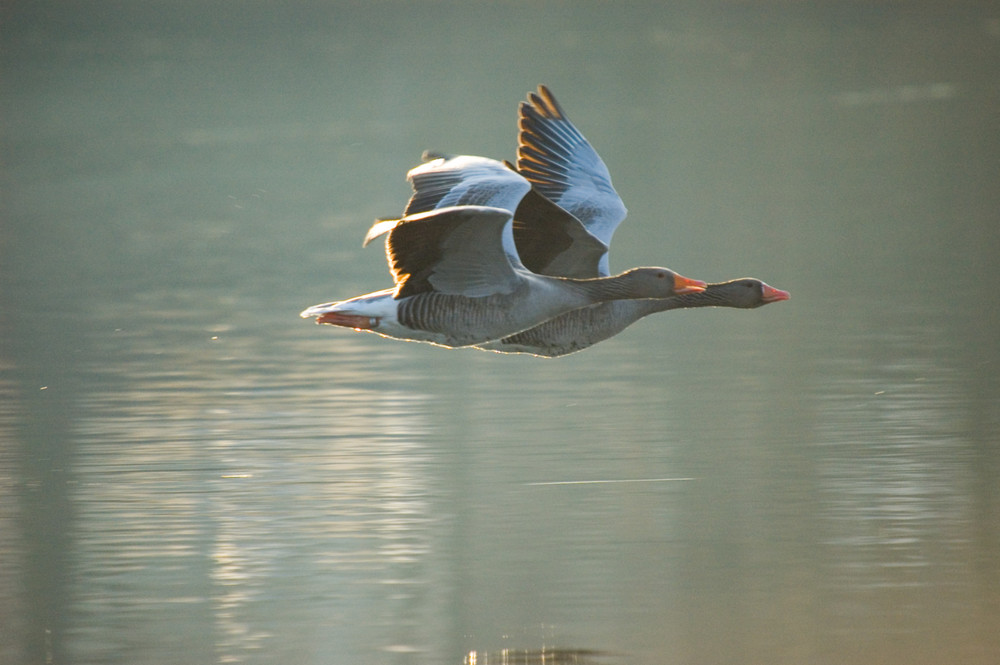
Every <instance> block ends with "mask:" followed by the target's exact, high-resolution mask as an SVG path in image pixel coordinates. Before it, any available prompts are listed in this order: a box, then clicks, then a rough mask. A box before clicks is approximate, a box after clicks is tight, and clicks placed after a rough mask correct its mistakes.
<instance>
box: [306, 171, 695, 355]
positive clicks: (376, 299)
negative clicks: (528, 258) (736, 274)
mask: <svg viewBox="0 0 1000 665" xmlns="http://www.w3.org/2000/svg"><path fill="white" fill-rule="evenodd" d="M514 175H515V176H516V175H517V174H514ZM523 188H524V187H522V189H523ZM512 221H513V213H511V211H510V210H508V209H505V208H499V207H494V206H486V205H460V206H445V207H441V208H436V209H433V210H430V211H426V212H421V213H415V214H409V215H405V216H404V217H402V218H400V219H397V220H383V221H380V222H376V223H375V224H374V225H373V226H372V227H371V229H370V230H369V232H368V234H367V235H366V236H365V244H366V245H367V244H368V243H369V242H371V241H372V240H374V239H375V238H377V237H379V236H381V235H383V234H385V235H386V241H385V246H386V257H387V260H388V263H389V269H390V272H391V273H392V277H393V282H394V284H395V286H394V287H393V288H389V289H383V290H381V291H375V292H373V293H369V294H366V295H362V296H358V297H355V298H351V299H350V300H344V301H338V302H330V303H324V304H320V305H315V306H313V307H309V308H308V309H306V310H304V311H303V312H302V313H301V316H302V317H303V318H315V319H316V322H317V323H325V324H330V325H335V326H343V327H347V328H354V329H355V330H360V331H367V332H374V333H378V334H380V335H382V336H385V337H394V338H397V339H403V340H408V341H419V342H429V343H431V344H437V345H440V346H446V347H462V346H471V345H475V344H481V343H484V342H487V341H490V340H494V339H498V338H501V337H505V336H508V335H513V334H515V333H517V332H520V331H521V330H524V329H526V328H531V327H533V326H535V325H537V324H539V323H541V322H543V321H545V320H547V319H550V318H552V317H553V316H557V315H559V314H562V313H563V312H566V311H569V310H572V309H576V308H578V307H583V306H586V305H590V304H593V303H596V302H606V301H610V300H617V299H622V298H665V297H670V296H674V295H680V294H684V293H694V292H697V291H700V290H702V289H703V288H704V287H705V283H704V282H701V281H698V280H692V279H688V278H686V277H682V276H681V275H678V274H677V273H675V272H673V271H671V270H668V269H666V268H633V269H632V270H628V271H626V272H624V273H621V274H620V275H615V276H608V277H593V278H588V279H575V278H571V277H559V276H549V275H538V274H535V273H532V272H531V271H529V270H528V269H527V268H525V267H524V265H523V263H522V262H521V260H520V258H519V256H518V253H517V250H516V248H515V246H514V239H513V233H512Z"/></svg>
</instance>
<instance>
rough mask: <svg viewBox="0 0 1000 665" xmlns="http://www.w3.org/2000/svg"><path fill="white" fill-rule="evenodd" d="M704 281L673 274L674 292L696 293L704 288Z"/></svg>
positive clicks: (679, 293)
mask: <svg viewBox="0 0 1000 665" xmlns="http://www.w3.org/2000/svg"><path fill="white" fill-rule="evenodd" d="M705 286H707V285H706V284H705V282H703V281H701V280H700V279H688V278H687V277H681V276H680V275H674V293H676V294H677V295H681V294H684V293H698V292H700V291H704V290H705Z"/></svg>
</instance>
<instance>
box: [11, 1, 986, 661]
mask: <svg viewBox="0 0 1000 665" xmlns="http://www.w3.org/2000/svg"><path fill="white" fill-rule="evenodd" d="M153 7H154V8H159V10H161V11H159V13H157V12H156V11H152V10H151V11H150V13H145V12H140V11H139V10H135V9H132V10H127V9H122V8H121V7H117V8H115V7H114V6H113V5H111V4H105V3H100V2H98V3H92V5H89V6H88V9H89V11H88V12H87V13H86V15H80V14H68V13H65V10H60V11H56V10H53V11H52V12H49V13H44V12H41V13H38V12H33V11H29V10H28V9H25V8H23V7H22V8H19V9H18V10H16V11H13V12H12V13H11V20H10V21H9V23H8V26H9V27H7V28H6V32H5V36H4V38H5V44H6V45H7V53H8V54H9V55H8V56H6V57H7V58H8V63H9V65H8V66H7V67H6V69H7V70H8V71H7V72H6V75H5V76H4V77H3V83H2V85H3V86H4V95H3V98H4V102H3V117H4V118H5V121H4V124H3V127H4V135H3V142H4V144H5V145H6V146H7V147H6V149H5V153H6V154H9V155H10V158H9V159H8V160H5V164H4V168H3V178H4V189H5V191H9V192H11V194H10V195H9V196H6V197H5V201H4V203H3V205H4V208H5V215H4V216H5V219H6V220H9V221H6V222H5V224H4V226H3V227H2V228H3V235H2V244H0V250H2V251H3V261H2V265H0V277H2V280H3V282H2V284H3V288H2V298H3V309H2V315H3V316H2V319H0V341H2V344H3V346H2V347H0V350H2V353H0V363H2V364H0V561H2V562H3V564H2V566H0V634H2V635H3V636H4V637H3V639H0V661H3V662H11V663H21V662H24V663H29V662H30V663H35V662H67V663H69V662H72V663H108V664H116V663H122V664H124V663H128V664H130V665H134V664H138V663H156V664H158V665H162V664H169V663H178V664H180V663H185V664H186V663H209V662H218V663H258V662H259V663H277V662H281V663H358V664H363V663H456V664H459V663H466V664H468V665H483V664H484V663H487V664H489V663H494V664H496V663H507V664H513V663H536V664H541V663H588V664H591V665H598V664H600V665H607V664H618V663H622V664H624V663H629V664H631V663H782V662H794V663H802V662H808V663H831V664H832V663H843V662H859V663H885V662H899V663H908V664H912V663H942V662H962V663H983V664H985V663H993V662H995V661H996V657H997V654H998V653H1000V640H998V637H997V631H996V626H997V625H998V620H1000V615H998V611H997V608H998V607H1000V582H998V581H1000V529H998V525H1000V503H998V499H997V496H998V495H997V491H996V488H997V487H998V475H1000V453H998V449H997V443H998V441H1000V381H998V379H997V372H996V367H997V363H998V361H1000V354H998V347H997V345H996V329H997V326H998V323H1000V301H998V299H997V298H996V296H995V293H994V289H993V286H992V285H993V266H994V264H995V257H996V255H997V250H1000V236H998V232H997V229H998V228H1000V225H998V224H997V222H998V221H1000V220H997V210H1000V206H998V205H997V203H998V191H997V187H996V183H995V173H996V172H997V171H996V166H997V161H998V159H1000V157H998V155H1000V149H998V148H1000V146H998V145H997V140H996V136H994V134H995V132H991V131H988V128H989V127H992V125H991V124H990V123H991V122H992V118H993V117H994V116H995V110H996V104H997V99H998V96H997V92H998V90H997V87H996V83H995V76H994V71H995V67H991V66H988V63H989V62H992V63H996V62H997V59H998V55H1000V38H998V34H1000V31H998V29H997V24H996V18H995V17H993V16H992V15H989V14H988V13H986V14H977V13H975V12H970V13H967V14H963V13H949V14H948V16H941V15H937V14H934V13H933V12H927V11H924V12H921V11H916V10H914V11H913V12H912V13H910V14H906V15H902V14H900V15H893V14H891V13H889V12H862V13H853V14H852V13H851V12H849V11H848V10H846V9H844V10H837V9H829V10H824V9H822V8H819V9H803V8H795V9H787V10H786V9H785V8H781V9H780V10H779V9H778V8H768V9H758V8H754V9H747V8H740V7H735V6H734V7H724V6H723V7H722V8H719V9H717V10H712V11H708V10H703V11H702V12H686V11H681V10H659V11H658V12H654V11H652V10H639V9H629V10H627V11H626V10H620V9H614V10H612V9H610V8H609V7H605V6H604V5H602V4H596V5H589V4H586V3H584V4H582V5H580V6H579V8H578V9H577V10H576V11H574V12H573V14H572V15H566V14H564V12H565V8H563V7H562V6H561V5H549V4H539V5H538V9H537V14H535V15H533V16H531V17H525V16H518V17H517V18H516V19H511V20H510V21H509V22H508V21H507V20H506V19H507V17H508V14H507V13H505V12H509V11H511V6H507V5H498V6H496V7H494V8H493V9H490V10H485V9H483V8H472V9H470V8H466V9H459V8H456V7H452V6H450V5H441V6H437V5H434V6H433V7H432V8H427V7H425V8H424V9H423V10H421V11H417V10H415V9H408V8H405V6H404V5H400V6H398V7H397V6H395V5H392V4H388V3H384V4H383V3H380V5H379V7H381V8H383V9H385V11H382V10H374V11H373V10H371V9H363V8H360V6H359V7H357V8H347V7H343V6H340V5H333V4H331V5H326V4H322V3H318V4H312V5H303V6H301V7H295V8H291V9H288V12H287V13H283V12H277V11H276V10H275V11H271V10H268V9H266V8H264V7H256V6H249V5H244V4H243V3H239V4H237V5H229V4H227V3H219V4H218V5H212V6H211V7H208V8H207V9H206V8H203V7H202V5H197V6H194V5H192V6H182V5H162V6H161V5H154V6H153ZM428 7H430V6H428ZM518 7H520V6H518ZM388 8H393V11H388ZM181 9H183V11H181ZM97 10H100V11H97ZM521 10H523V7H522V8H520V10H519V11H521ZM851 11H854V12H857V11H858V10H851ZM484 12H485V13H484ZM511 16H513V15H511ZM191 17H199V18H200V19H201V20H199V21H194V22H192V21H191V20H190V18H191ZM140 19H141V20H140ZM484 19H488V21H487V22H488V23H489V25H491V26H492V27H493V28H492V29H493V31H492V32H490V33H489V34H486V35H483V34H482V33H481V31H480V30H479V27H480V26H481V25H482V23H483V20H484ZM442 26H447V27H448V29H449V30H450V31H455V32H456V34H477V35H479V38H478V39H477V40H472V41H468V40H457V39H455V38H452V39H450V40H447V42H446V43H442V42H441V40H436V41H435V40H427V39H426V36H427V35H431V34H438V33H437V32H435V31H439V30H441V28H442ZM418 34H422V35H424V36H425V38H424V39H422V40H421V39H414V38H413V37H414V35H418ZM373 35H375V36H378V37H380V39H374V38H373ZM112 37H113V39H112ZM376 46H377V48H376ZM922 53H931V55H933V56H934V57H933V58H931V56H928V58H931V59H932V60H933V62H931V61H928V60H921V59H917V61H915V60H914V58H915V54H922ZM541 55H544V57H541ZM845 58H847V59H846V60H845ZM991 58H992V60H990V59H991ZM498 61H499V62H501V63H502V64H503V65H504V66H503V67H499V68H498V67H497V65H496V62H498ZM427 66H432V67H436V69H435V70H434V71H435V72H436V73H435V75H434V76H431V75H430V74H429V73H428V71H427ZM482 72H491V74H490V76H488V77H487V76H485V75H483V74H482ZM445 73H447V74H448V75H447V76H445V75H444V74H445ZM539 82H546V83H548V84H550V85H551V86H552V87H553V89H554V90H555V92H556V94H557V95H558V96H559V97H560V99H561V101H562V102H563V105H564V106H566V107H567V109H568V112H569V113H570V115H571V117H572V118H574V119H575V120H576V121H577V123H578V124H579V125H580V126H581V128H582V129H583V131H584V132H585V133H586V134H587V135H588V137H589V138H590V139H591V140H592V141H593V142H594V143H595V145H596V146H597V147H598V149H599V150H600V151H601V152H602V154H603V155H604V157H605V160H606V161H608V163H609V166H610V167H611V170H612V173H613V175H614V176H615V182H616V185H617V186H618V188H619V190H620V191H621V192H622V194H623V196H624V197H625V198H626V203H627V204H628V205H629V207H630V210H631V216H630V219H629V220H628V221H627V222H626V224H624V225H623V226H622V229H621V231H620V232H619V235H618V237H617V238H616V245H615V249H614V252H613V255H612V263H613V265H614V267H616V268H623V267H625V266H626V265H633V264H660V263H666V264H667V265H671V266H672V267H676V268H677V269H678V270H680V271H681V272H683V273H684V274H686V275H690V276H692V277H696V278H703V279H708V280H721V279H728V278H733V277H737V276H741V275H744V274H751V275H754V276H757V277H760V278H762V279H764V280H766V281H768V282H769V283H771V284H773V285H775V286H777V287H780V288H783V289H788V290H790V291H791V292H792V300H790V301H788V302H784V303H779V304H775V305H770V306H767V307H764V308H761V309H759V310H753V311H717V310H697V311H687V312H684V311H676V312H671V313H668V314H663V315H659V316H654V317H650V318H649V319H648V320H646V321H643V322H641V323H639V324H637V325H635V326H633V327H632V328H631V329H629V330H628V331H626V332H625V333H623V334H622V335H620V336H618V337H617V338H615V339H612V340H610V341H608V342H605V343H603V344H601V345H598V346H597V347H595V348H593V349H590V350H588V351H586V352H584V353H580V354H576V355H572V356H569V357H566V358H562V359H556V360H543V359H535V358H527V357H511V356H501V355H497V354H491V353H482V352H477V351H447V350H443V349H438V348H434V347H431V346H427V345H420V344H404V343H399V342H395V341H390V340H385V339H381V338H379V337H376V336H374V335H363V334H360V333H354V332H351V331H346V330H336V329H332V328H329V327H317V326H314V325H311V324H309V323H308V322H305V321H302V320H300V319H298V317H297V312H298V311H299V310H301V309H302V308H303V307H305V306H307V305H310V304H313V303H315V302H320V301H322V300H329V299H332V298H337V297H342V296H351V295H356V294H359V293H363V292H366V291H370V290H374V289H376V288H381V287H383V286H384V285H385V281H386V279H387V277H386V274H385V266H384V262H383V260H382V257H381V255H380V253H379V251H378V250H377V249H372V248H369V249H368V250H362V249H361V248H360V246H359V245H360V238H361V235H362V234H363V232H364V230H365V229H366V227H367V224H368V223H369V222H370V221H371V219H373V218H374V217H376V216H378V215H389V214H393V213H395V212H397V211H398V209H399V208H400V207H401V206H402V204H403V203H404V202H405V198H406V196H407V191H406V187H405V185H404V184H403V183H402V176H403V173H404V172H405V170H406V169H407V168H409V167H410V166H412V165H413V163H414V161H415V160H416V158H417V156H418V155H419V153H420V151H421V150H422V149H424V148H435V149H445V150H456V151H463V152H481V153H485V154H490V155H491V156H495V157H510V156H511V152H512V150H513V141H514V131H515V126H514V117H515V115H514V114H515V110H516V103H517V102H518V101H519V100H520V99H521V97H522V95H523V94H524V92H525V91H527V90H528V89H529V88H531V87H533V86H534V85H535V84H537V83H539ZM442 109H447V112H446V111H444V110H442ZM665 194H669V195H668V196H666V200H664V196H665Z"/></svg>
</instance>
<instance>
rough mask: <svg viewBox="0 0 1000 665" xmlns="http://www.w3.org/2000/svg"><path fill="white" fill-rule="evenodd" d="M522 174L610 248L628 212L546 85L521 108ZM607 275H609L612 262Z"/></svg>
mask: <svg viewBox="0 0 1000 665" xmlns="http://www.w3.org/2000/svg"><path fill="white" fill-rule="evenodd" d="M518 126H519V128H520V134H519V136H518V148H517V170H518V172H519V173H520V174H521V175H523V176H524V177H525V178H527V179H528V180H529V181H530V182H531V184H532V186H533V187H534V188H535V189H537V190H538V192H540V193H541V194H542V195H544V196H545V197H546V198H548V199H549V200H551V201H552V202H553V203H555V204H556V205H558V206H559V207H560V208H562V209H564V210H566V211H567V212H569V213H571V214H572V215H573V216H575V217H576V218H577V219H579V220H580V221H581V222H582V223H583V225H584V226H585V227H586V228H587V230H588V231H589V232H590V233H591V234H592V235H594V236H595V237H596V238H597V239H599V240H600V241H601V242H603V243H604V244H605V245H606V246H608V247H610V246H611V237H612V236H613V235H614V232H615V229H616V228H618V225H619V224H620V223H621V222H622V220H623V219H625V215H626V214H627V210H626V209H625V204H624V203H622V200H621V197H620V196H618V192H616V191H615V188H614V186H613V185H612V184H611V174H610V173H608V168H607V166H605V165H604V162H603V161H602V160H601V157H600V156H599V155H598V154H597V151H595V150H594V148H593V147H592V146H591V145H590V143H589V142H588V141H587V139H586V138H585V137H584V136H583V134H581V133H580V131H579V130H578V129H577V128H576V127H575V126H574V125H573V123H572V122H570V121H569V119H568V118H567V117H566V114H565V113H564V112H563V110H562V107H560V106H559V103H558V102H557V101H556V99H555V97H553V96H552V92H551V91H550V90H549V89H548V88H547V87H545V86H544V85H540V86H538V92H537V93H530V94H529V95H528V101H527V102H522V103H521V106H520V119H519V121H518ZM602 270H603V272H602V274H608V266H607V257H605V259H604V260H603V262H602Z"/></svg>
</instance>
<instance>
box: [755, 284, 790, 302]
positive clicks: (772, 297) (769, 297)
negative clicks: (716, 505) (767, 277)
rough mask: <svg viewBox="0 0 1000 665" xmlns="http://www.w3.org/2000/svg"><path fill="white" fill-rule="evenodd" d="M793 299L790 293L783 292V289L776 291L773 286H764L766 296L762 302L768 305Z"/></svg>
mask: <svg viewBox="0 0 1000 665" xmlns="http://www.w3.org/2000/svg"><path fill="white" fill-rule="evenodd" d="M791 297H792V294H791V293H789V292H788V291H782V290H781V289H776V288H774V287H773V286H768V285H767V284H764V295H763V298H762V300H763V301H764V302H766V303H769V302H779V301H781V300H788V299H789V298H791Z"/></svg>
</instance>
